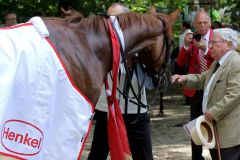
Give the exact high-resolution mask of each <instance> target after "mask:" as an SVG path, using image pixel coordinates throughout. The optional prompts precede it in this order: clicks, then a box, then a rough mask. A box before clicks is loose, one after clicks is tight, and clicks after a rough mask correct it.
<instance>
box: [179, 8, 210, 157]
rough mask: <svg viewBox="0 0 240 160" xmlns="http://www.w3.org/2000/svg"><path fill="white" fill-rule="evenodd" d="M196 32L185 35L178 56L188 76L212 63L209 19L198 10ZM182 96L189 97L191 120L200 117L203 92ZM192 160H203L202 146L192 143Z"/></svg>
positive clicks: (186, 93)
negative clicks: (186, 69)
mask: <svg viewBox="0 0 240 160" xmlns="http://www.w3.org/2000/svg"><path fill="white" fill-rule="evenodd" d="M193 25H194V28H195V30H196V32H195V33H194V34H193V33H190V34H186V36H185V38H184V45H183V46H182V47H181V49H180V53H179V54H178V58H177V64H178V66H180V67H183V66H185V65H188V74H196V73H197V74H200V73H202V72H205V71H206V70H208V68H209V67H210V65H211V64H212V62H213V58H212V57H211V49H209V48H208V41H209V40H211V38H212V29H211V19H210V17H209V15H208V13H207V12H205V11H204V10H200V11H198V12H197V13H196V16H195V19H194V23H193ZM184 95H185V96H188V97H190V98H189V100H190V114H191V115H190V116H191V120H193V119H195V118H197V117H199V116H200V115H202V114H203V113H202V99H203V90H184ZM192 160H204V158H203V156H202V146H198V145H195V144H194V143H193V142H192Z"/></svg>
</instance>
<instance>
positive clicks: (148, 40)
mask: <svg viewBox="0 0 240 160" xmlns="http://www.w3.org/2000/svg"><path fill="white" fill-rule="evenodd" d="M156 23H158V24H157V25H156V24H155V25H154V26H151V25H149V24H142V22H136V23H132V24H130V25H128V26H127V27H126V26H125V24H121V22H120V26H121V28H122V31H123V36H124V42H125V51H126V52H127V53H128V54H135V53H137V52H138V51H140V50H142V49H143V48H145V47H147V46H150V45H151V44H152V43H154V41H155V39H154V38H155V37H156V36H159V35H161V34H163V31H164V27H163V24H162V23H161V22H160V21H157V22H156Z"/></svg>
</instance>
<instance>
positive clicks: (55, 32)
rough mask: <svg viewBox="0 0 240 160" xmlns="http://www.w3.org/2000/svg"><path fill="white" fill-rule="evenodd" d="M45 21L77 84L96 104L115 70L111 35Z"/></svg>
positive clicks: (52, 39)
mask: <svg viewBox="0 0 240 160" xmlns="http://www.w3.org/2000/svg"><path fill="white" fill-rule="evenodd" d="M45 22H46V25H47V28H48V30H49V32H50V40H51V41H52V43H53V44H54V46H55V47H56V48H57V50H58V51H59V55H60V57H61V59H62V60H63V62H64V64H65V66H66V69H67V71H68V73H69V75H70V77H71V79H72V81H73V83H74V84H75V86H76V87H77V88H78V89H79V90H81V92H82V93H83V94H84V95H85V96H86V97H87V98H88V99H89V100H90V101H91V102H92V103H93V104H94V105H95V104H96V103H97V101H98V99H99V96H100V93H101V89H102V85H103V82H104V80H105V78H106V77H107V73H108V72H109V71H110V69H111V64H112V50H111V43H110V41H109V38H108V37H109V36H108V35H107V33H106V32H103V33H101V34H99V33H94V32H93V31H91V30H89V29H84V28H77V31H78V32H76V30H75V31H73V29H72V28H73V27H74V26H72V28H69V27H68V26H64V25H62V24H61V23H60V22H59V23H57V22H56V21H51V20H49V21H45ZM76 26H77V25H76ZM77 27H78V26H77ZM62 37H63V38H62ZM65 40H66V41H65Z"/></svg>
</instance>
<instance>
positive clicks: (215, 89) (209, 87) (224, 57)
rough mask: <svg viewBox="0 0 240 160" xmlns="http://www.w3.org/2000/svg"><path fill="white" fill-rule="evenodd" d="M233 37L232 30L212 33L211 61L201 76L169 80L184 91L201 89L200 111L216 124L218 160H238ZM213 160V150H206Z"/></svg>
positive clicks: (238, 72)
mask: <svg viewBox="0 0 240 160" xmlns="http://www.w3.org/2000/svg"><path fill="white" fill-rule="evenodd" d="M237 40H238V39H237V34H236V32H234V31H233V30H232V29H229V28H221V29H216V30H214V31H213V37H212V40H210V41H209V49H211V51H212V55H211V56H212V57H213V58H214V60H215V61H214V62H213V64H212V65H211V67H210V69H209V70H208V71H206V72H204V73H201V74H189V75H173V77H172V81H173V82H177V83H181V84H183V85H184V88H195V89H204V96H203V101H202V110H203V113H204V114H205V117H206V119H207V120H209V121H213V120H214V121H216V125H217V131H218V136H219V141H220V148H221V149H220V150H221V157H222V160H239V159H240V136H239V135H240V125H239V122H240V116H239V115H240V55H239V53H238V52H236V51H235V49H236V47H237ZM210 153H211V156H212V159H213V160H216V159H218V158H217V151H216V149H212V150H210Z"/></svg>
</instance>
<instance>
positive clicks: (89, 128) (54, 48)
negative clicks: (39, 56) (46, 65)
mask: <svg viewBox="0 0 240 160" xmlns="http://www.w3.org/2000/svg"><path fill="white" fill-rule="evenodd" d="M45 39H46V41H47V42H48V43H49V45H50V46H51V47H52V48H53V50H54V53H56V55H57V57H58V59H59V61H60V63H61V64H62V66H63V69H64V71H65V73H66V75H67V77H68V79H69V81H70V83H71V84H72V86H73V87H74V88H75V89H76V90H77V92H78V93H79V94H80V95H82V96H83V97H84V98H85V100H86V101H87V102H88V103H89V104H90V105H91V106H92V112H94V109H95V108H94V105H93V103H92V102H91V101H90V100H89V99H88V98H87V97H86V96H85V95H84V94H83V93H82V92H81V91H80V90H79V89H78V88H77V86H76V85H75V84H74V83H73V80H72V78H71V76H70V74H69V72H68V71H67V68H66V66H65V64H64V62H63V60H62V58H61V56H60V54H59V52H58V51H57V49H56V47H55V46H54V45H53V44H52V42H51V41H50V39H49V38H48V37H46V38H45ZM91 128H92V120H91V121H90V124H89V126H88V131H87V134H86V136H85V138H84V141H83V144H82V148H81V150H80V152H79V155H78V158H77V160H80V159H81V155H82V152H83V149H84V146H85V144H86V141H87V139H88V136H89V134H90V130H91Z"/></svg>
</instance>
